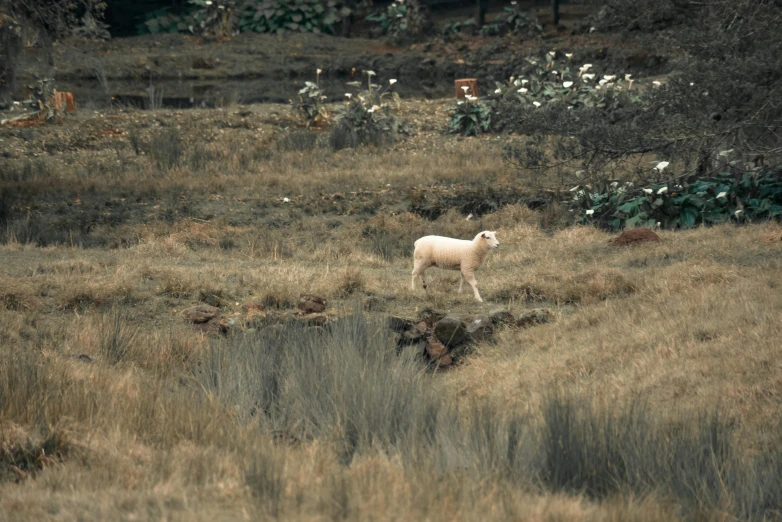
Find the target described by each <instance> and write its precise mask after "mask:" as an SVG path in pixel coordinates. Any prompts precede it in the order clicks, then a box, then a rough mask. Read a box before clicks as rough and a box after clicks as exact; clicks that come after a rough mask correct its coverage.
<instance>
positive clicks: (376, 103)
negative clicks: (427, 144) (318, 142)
mask: <svg viewBox="0 0 782 522" xmlns="http://www.w3.org/2000/svg"><path fill="white" fill-rule="evenodd" d="M366 75H367V89H366V90H365V91H362V92H360V93H357V94H353V93H346V95H345V96H346V97H347V98H348V99H347V101H346V102H345V103H344V104H343V105H341V106H339V107H337V108H336V109H335V113H336V115H337V116H336V126H335V127H334V129H333V130H332V132H331V136H330V141H331V146H332V147H333V148H334V149H335V150H339V149H343V148H348V147H357V146H359V145H375V146H380V145H383V144H385V143H387V142H388V141H391V140H393V139H394V137H395V136H396V135H398V134H409V133H410V129H409V127H408V124H407V122H406V121H404V120H401V119H400V118H398V117H397V116H396V115H395V114H394V113H395V112H396V111H398V110H399V108H400V105H401V100H400V99H399V95H398V94H397V93H396V92H394V91H393V86H394V84H395V83H396V80H394V79H391V80H389V81H388V85H386V86H384V87H379V86H377V85H375V84H373V83H372V77H373V76H374V75H375V73H374V72H373V71H366ZM348 85H351V86H354V87H356V86H359V85H360V83H358V82H350V83H349V84H348Z"/></svg>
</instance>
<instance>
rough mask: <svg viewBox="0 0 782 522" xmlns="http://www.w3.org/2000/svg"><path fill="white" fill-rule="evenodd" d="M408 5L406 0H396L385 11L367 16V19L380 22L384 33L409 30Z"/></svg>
mask: <svg viewBox="0 0 782 522" xmlns="http://www.w3.org/2000/svg"><path fill="white" fill-rule="evenodd" d="M407 12H408V9H407V5H405V0H394V1H393V2H392V3H391V5H389V6H388V7H387V8H386V10H385V11H380V12H379V13H373V14H371V15H369V16H367V20H369V21H371V22H378V23H379V24H380V29H381V30H382V32H383V34H398V33H402V32H405V31H407V22H408V21H407Z"/></svg>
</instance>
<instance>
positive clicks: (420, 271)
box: [410, 263, 427, 290]
mask: <svg viewBox="0 0 782 522" xmlns="http://www.w3.org/2000/svg"><path fill="white" fill-rule="evenodd" d="M426 269H427V267H426V266H421V265H419V264H417V263H416V265H415V268H413V281H412V283H411V285H410V288H411V289H413V290H415V280H416V278H420V279H421V284H422V285H424V290H426V279H424V272H426Z"/></svg>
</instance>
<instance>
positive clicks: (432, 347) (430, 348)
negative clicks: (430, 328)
mask: <svg viewBox="0 0 782 522" xmlns="http://www.w3.org/2000/svg"><path fill="white" fill-rule="evenodd" d="M447 353H448V348H447V347H446V346H445V345H444V344H443V343H441V342H440V340H439V339H437V338H436V337H434V336H432V337H429V338H428V339H427V340H426V354H427V355H428V356H429V358H430V359H432V360H435V359H439V358H441V357H443V356H445V355H446V354H447Z"/></svg>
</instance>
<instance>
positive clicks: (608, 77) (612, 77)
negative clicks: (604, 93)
mask: <svg viewBox="0 0 782 522" xmlns="http://www.w3.org/2000/svg"><path fill="white" fill-rule="evenodd" d="M603 79H604V80H606V81H608V82H611V81H614V80H616V75H615V74H606V75H605V76H603Z"/></svg>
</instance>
